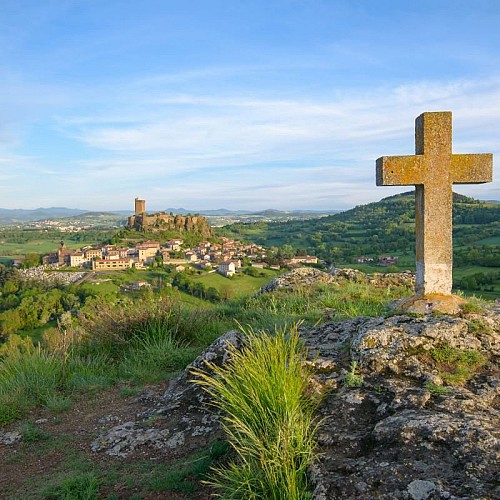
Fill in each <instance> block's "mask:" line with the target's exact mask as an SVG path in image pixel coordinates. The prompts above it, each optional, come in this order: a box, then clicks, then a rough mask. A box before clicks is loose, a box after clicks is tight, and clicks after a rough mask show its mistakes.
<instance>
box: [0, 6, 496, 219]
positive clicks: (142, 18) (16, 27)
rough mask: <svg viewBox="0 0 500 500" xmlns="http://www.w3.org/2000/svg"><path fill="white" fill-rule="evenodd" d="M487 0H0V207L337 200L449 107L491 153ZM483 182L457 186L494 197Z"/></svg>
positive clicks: (473, 145) (464, 138) (467, 142)
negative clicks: (422, 119)
mask: <svg viewBox="0 0 500 500" xmlns="http://www.w3.org/2000/svg"><path fill="white" fill-rule="evenodd" d="M499 26H500V2H498V1H497V0H490V1H481V0H475V1H474V2H471V1H461V0H453V1H445V0H433V1H427V0H419V1H418V2H416V1H414V0H412V1H407V0H391V1H389V0H386V1H384V0H376V1H375V0H358V1H356V0H350V1H347V0H345V1H338V0H300V1H299V0H266V1H261V0H224V1H223V0H176V1H173V0H161V1H160V0H158V1H153V0H141V1H139V0H135V1H132V0H120V1H118V0H106V1H103V0H95V1H94V0H78V1H77V0H75V1H72V0H44V1H40V0H33V1H28V0H16V1H11V2H9V1H5V2H1V3H0V207H3V208H36V207H40V206H43V207H47V206H67V207H72V208H84V209H91V210H110V209H125V208H132V206H133V199H134V198H135V196H139V197H141V198H145V199H146V200H147V208H148V210H157V209H162V208H166V207H185V208H189V209H213V208H220V207H225V208H230V209H240V208H245V209H255V210H257V209H264V208H279V209H339V208H340V209H342V208H349V207H352V206H354V205H357V204H361V203H366V202H370V201H375V200H379V199H381V198H383V197H385V196H389V195H391V194H393V193H395V192H401V191H405V190H406V189H405V188H385V187H376V186H375V159H376V158H377V157H379V156H382V155H396V154H413V152H414V120H415V117H416V116H418V115H419V114H420V113H421V112H423V111H444V110H447V111H452V112H453V125H454V134H453V137H454V152H455V153H469V152H470V153H481V152H491V153H493V154H494V155H495V158H497V157H498V155H499V154H500V30H499ZM498 170H499V169H498V167H497V166H495V172H494V177H495V180H494V182H493V183H490V184H482V185H471V186H459V189H458V191H459V192H461V193H464V194H468V195H471V196H475V197H477V198H480V199H500V172H499V171H498Z"/></svg>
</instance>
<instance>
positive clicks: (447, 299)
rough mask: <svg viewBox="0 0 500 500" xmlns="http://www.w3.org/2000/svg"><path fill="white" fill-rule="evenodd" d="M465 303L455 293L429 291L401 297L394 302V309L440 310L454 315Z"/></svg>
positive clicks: (421, 312)
mask: <svg viewBox="0 0 500 500" xmlns="http://www.w3.org/2000/svg"><path fill="white" fill-rule="evenodd" d="M466 303H467V301H466V300H465V299H463V298H462V297H458V296H457V295H441V294H439V293H431V294H428V295H413V296H412V297H409V298H407V299H402V300H400V301H399V302H397V303H396V304H395V309H397V310H398V311H401V312H404V313H415V314H431V313H433V312H440V313H443V314H451V315H455V314H459V313H460V312H461V311H462V306H463V305H464V304H466Z"/></svg>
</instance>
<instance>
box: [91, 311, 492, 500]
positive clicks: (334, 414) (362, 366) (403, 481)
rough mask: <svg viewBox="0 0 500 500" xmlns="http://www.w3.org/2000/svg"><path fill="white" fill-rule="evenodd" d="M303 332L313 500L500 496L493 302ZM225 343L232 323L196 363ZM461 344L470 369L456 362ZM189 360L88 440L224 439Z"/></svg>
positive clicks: (148, 443) (157, 444) (232, 337)
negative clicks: (314, 401) (134, 410)
mask: <svg viewBox="0 0 500 500" xmlns="http://www.w3.org/2000/svg"><path fill="white" fill-rule="evenodd" d="M301 335H302V337H303V339H304V341H305V343H306V345H307V347H308V350H309V361H308V363H309V364H310V366H311V367H312V368H313V369H314V370H315V373H316V375H315V378H314V387H313V388H312V389H313V390H315V391H316V392H317V393H318V394H321V395H322V398H323V399H322V403H321V405H320V407H319V411H318V419H321V426H320V430H319V432H318V436H317V441H318V457H319V459H318V461H317V463H316V464H315V465H314V466H313V467H312V468H311V471H310V473H311V480H312V483H313V484H314V498H315V499H318V500H320V499H321V500H329V499H334V498H339V499H340V498H342V499H360V498H362V499H368V500H369V499H387V500H389V499H410V500H425V499H454V500H458V499H461V500H465V499H494V498H500V486H499V482H498V471H499V470H500V467H499V466H500V463H499V437H500V411H499V410H500V408H499V402H500V401H499V393H500V382H499V378H498V375H499V364H498V361H499V356H500V308H498V307H497V308H496V309H492V310H490V311H488V312H486V313H484V314H480V315H479V314H474V315H468V316H466V317H448V316H441V317H434V316H432V315H427V316H422V317H409V316H393V317H389V318H362V317H360V318H355V319H351V320H346V321H343V322H338V323H327V324H324V325H321V326H318V327H316V328H314V329H303V331H302V332H301ZM227 342H230V343H232V344H235V345H236V346H240V345H242V343H243V342H244V339H242V337H241V335H240V334H238V333H237V332H229V333H228V334H226V335H225V336H223V337H221V338H220V339H218V340H217V341H216V342H215V343H214V344H213V345H212V346H211V347H210V348H209V349H208V350H207V351H206V352H205V353H203V354H202V355H201V356H200V357H199V358H197V359H196V361H195V362H194V363H193V365H194V366H195V367H203V366H204V365H205V360H209V361H211V362H213V363H216V364H220V363H224V362H225V360H226V358H227V352H226V348H225V346H226V345H227ZM457 352H465V353H467V354H466V355H465V359H466V360H467V359H469V361H470V362H471V364H474V363H475V365H474V370H472V371H471V372H470V373H468V374H467V373H466V372H464V370H465V368H463V367H462V368H460V369H461V370H462V371H461V372H460V373H455V372H454V370H455V368H457V367H456V366H455V365H454V361H453V359H454V358H453V356H454V355H456V354H457ZM438 354H439V355H438ZM353 362H355V364H353ZM189 370H190V368H188V369H187V370H186V371H185V372H184V373H183V374H182V375H181V377H179V378H178V379H177V380H176V381H175V382H174V383H172V384H171V385H170V386H169V388H168V389H167V391H166V392H165V394H164V395H163V398H161V399H159V400H156V401H152V402H151V408H150V409H149V410H148V411H147V412H145V413H142V414H140V415H138V416H137V419H136V420H135V421H133V422H128V423H126V424H122V425H120V426H115V427H112V428H110V429H107V430H106V431H105V432H103V433H102V434H101V435H100V436H99V437H98V438H97V439H96V440H95V441H94V443H93V445H92V447H93V449H94V450H95V451H96V452H97V451H101V452H106V453H108V454H110V455H117V456H127V455H131V454H132V455H133V453H136V452H137V451H138V450H141V453H144V452H145V451H144V450H148V453H150V454H151V455H152V458H153V457H154V458H156V459H165V460H167V459H169V457H170V456H172V455H174V456H183V455H187V454H188V453H190V452H192V451H193V450H194V449H196V448H199V447H201V446H206V445H207V444H208V443H210V442H212V441H213V440H214V439H219V438H223V434H222V431H221V428H220V425H219V422H218V416H217V414H216V413H214V412H213V408H212V407H211V406H210V400H209V398H208V396H207V394H206V393H205V392H204V391H203V390H202V389H200V387H198V386H197V385H195V384H193V383H192V381H191V379H192V376H191V375H190V372H189ZM353 375H356V376H355V377H353ZM453 377H455V379H453Z"/></svg>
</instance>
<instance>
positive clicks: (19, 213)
mask: <svg viewBox="0 0 500 500" xmlns="http://www.w3.org/2000/svg"><path fill="white" fill-rule="evenodd" d="M85 212H87V210H81V209H78V208H64V207H49V208H36V209H35V210H25V209H22V208H19V209H17V208H15V209H9V208H0V224H15V223H16V222H31V221H38V220H45V219H61V218H64V217H74V216H77V215H81V214H83V213H85Z"/></svg>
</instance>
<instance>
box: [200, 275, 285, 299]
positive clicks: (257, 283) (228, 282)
mask: <svg viewBox="0 0 500 500" xmlns="http://www.w3.org/2000/svg"><path fill="white" fill-rule="evenodd" d="M261 272H262V274H263V276H258V277H253V276H248V275H247V274H243V273H237V274H236V275H235V276H234V277H232V278H226V277H224V276H222V275H221V274H219V273H211V274H203V275H201V276H194V277H193V278H192V279H193V281H199V282H201V283H203V284H204V285H205V286H206V287H207V288H208V287H211V286H212V287H214V288H216V289H217V290H219V291H220V292H224V291H226V292H229V293H228V295H229V296H230V297H243V296H245V295H250V294H252V293H255V292H257V291H258V290H259V289H260V288H262V287H263V286H264V285H265V284H266V283H268V282H269V281H271V280H272V279H273V278H275V277H276V276H279V275H280V274H281V273H282V272H280V271H274V270H269V269H263V270H262V271H261Z"/></svg>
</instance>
